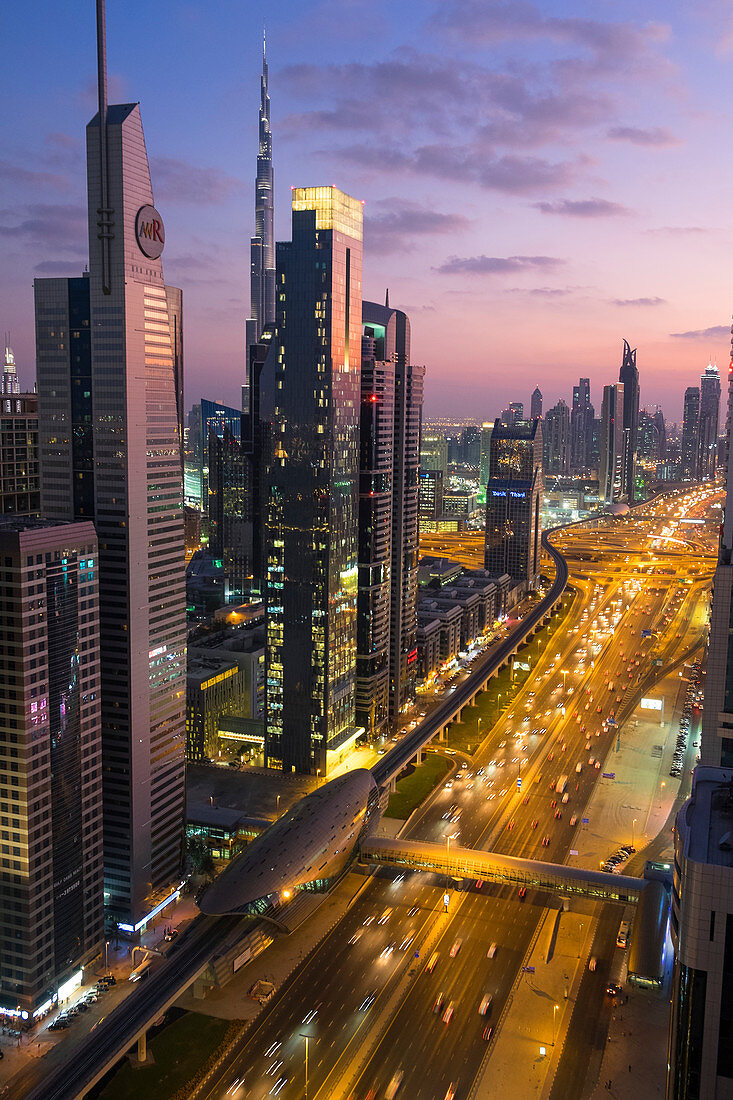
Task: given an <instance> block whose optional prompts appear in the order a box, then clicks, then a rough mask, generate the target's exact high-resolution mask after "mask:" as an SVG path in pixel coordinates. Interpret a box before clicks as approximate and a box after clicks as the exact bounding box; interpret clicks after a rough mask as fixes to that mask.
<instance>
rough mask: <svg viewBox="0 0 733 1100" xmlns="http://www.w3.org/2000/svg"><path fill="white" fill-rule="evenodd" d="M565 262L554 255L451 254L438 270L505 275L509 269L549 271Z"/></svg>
mask: <svg viewBox="0 0 733 1100" xmlns="http://www.w3.org/2000/svg"><path fill="white" fill-rule="evenodd" d="M564 262H565V261H564V260H558V259H556V258H555V257H554V256H450V257H449V258H448V259H447V260H446V261H445V263H442V264H441V265H440V267H438V268H436V270H437V271H439V272H440V273H441V275H503V274H505V273H506V272H508V271H512V272H517V271H537V270H544V271H547V270H551V269H553V268H556V267H559V266H560V265H561V264H563V263H564Z"/></svg>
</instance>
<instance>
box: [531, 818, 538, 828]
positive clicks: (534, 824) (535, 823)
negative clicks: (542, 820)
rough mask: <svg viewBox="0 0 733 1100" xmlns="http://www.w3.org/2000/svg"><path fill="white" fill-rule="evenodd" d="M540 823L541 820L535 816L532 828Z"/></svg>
mask: <svg viewBox="0 0 733 1100" xmlns="http://www.w3.org/2000/svg"><path fill="white" fill-rule="evenodd" d="M538 824H539V822H538V820H537V818H535V819H534V821H533V822H532V828H533V829H536V828H537V826H538Z"/></svg>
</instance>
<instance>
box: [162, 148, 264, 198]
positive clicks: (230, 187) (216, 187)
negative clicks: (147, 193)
mask: <svg viewBox="0 0 733 1100" xmlns="http://www.w3.org/2000/svg"><path fill="white" fill-rule="evenodd" d="M150 174H151V176H152V178H153V183H154V185H155V191H156V194H160V195H161V196H162V198H163V199H164V201H165V202H180V203H220V202H225V201H226V200H227V199H228V198H229V197H230V196H231V195H236V194H239V193H241V192H242V191H243V190H244V185H243V183H242V182H241V180H238V179H235V177H234V176H229V175H227V174H226V172H222V171H220V170H219V169H218V168H201V167H199V166H198V165H196V164H187V163H186V162H185V161H183V160H176V159H175V158H174V157H153V158H151V161H150Z"/></svg>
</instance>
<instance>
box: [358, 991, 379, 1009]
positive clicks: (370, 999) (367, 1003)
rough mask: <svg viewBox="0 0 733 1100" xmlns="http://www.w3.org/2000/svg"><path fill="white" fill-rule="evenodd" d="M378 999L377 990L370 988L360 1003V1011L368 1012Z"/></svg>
mask: <svg viewBox="0 0 733 1100" xmlns="http://www.w3.org/2000/svg"><path fill="white" fill-rule="evenodd" d="M376 999H377V994H376V992H375V990H373V989H370V990H369V992H368V993H367V995H366V997H365V998H364V1000H363V1001H362V1002H361V1004H360V1005H359V1012H367V1011H368V1010H369V1009H370V1008H371V1007H372V1005H373V1004H374V1002H375V1001H376Z"/></svg>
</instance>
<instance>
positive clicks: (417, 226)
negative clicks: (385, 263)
mask: <svg viewBox="0 0 733 1100" xmlns="http://www.w3.org/2000/svg"><path fill="white" fill-rule="evenodd" d="M376 205H377V206H378V208H379V209H380V210H381V211H382V213H377V214H374V215H372V214H370V213H367V216H366V218H365V223H364V236H365V239H366V241H367V246H368V248H369V251H370V252H371V253H382V254H386V253H389V252H397V251H402V252H405V251H409V250H410V249H412V248H414V246H415V240H414V238H415V237H422V236H429V235H433V234H436V233H437V234H439V233H458V232H461V231H462V230H464V229H466V228H467V227H468V225H469V224H470V223H469V221H468V218H465V217H463V215H461V214H441V213H439V212H438V211H436V210H431V209H429V208H428V207H426V206H422V205H421V204H420V203H417V202H411V201H409V200H407V199H382V200H380V201H379V203H378V204H376Z"/></svg>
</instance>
